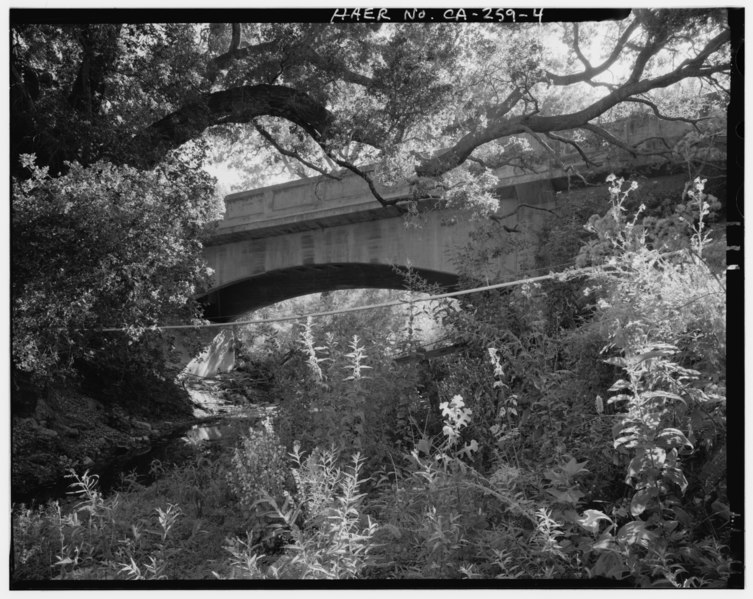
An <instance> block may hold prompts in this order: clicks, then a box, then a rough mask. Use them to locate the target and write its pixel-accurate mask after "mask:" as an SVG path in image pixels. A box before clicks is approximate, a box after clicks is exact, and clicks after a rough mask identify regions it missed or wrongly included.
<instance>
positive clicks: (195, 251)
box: [11, 157, 216, 381]
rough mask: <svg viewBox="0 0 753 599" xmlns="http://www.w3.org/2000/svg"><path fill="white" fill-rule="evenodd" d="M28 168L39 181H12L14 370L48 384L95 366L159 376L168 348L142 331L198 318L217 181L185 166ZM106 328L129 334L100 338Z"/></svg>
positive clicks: (29, 160) (158, 337)
mask: <svg viewBox="0 0 753 599" xmlns="http://www.w3.org/2000/svg"><path fill="white" fill-rule="evenodd" d="M25 164H26V166H27V167H28V168H29V169H30V170H31V171H32V173H33V177H32V178H31V179H29V180H26V181H16V182H15V183H14V185H13V200H12V201H13V204H12V221H11V224H12V233H13V235H12V239H13V248H12V250H13V251H12V266H13V277H12V281H11V294H12V311H13V314H12V317H13V318H12V321H13V362H14V366H15V367H16V368H18V369H20V370H22V371H28V372H31V373H33V374H34V375H36V376H37V377H38V378H39V379H41V380H44V381H49V380H52V379H54V378H57V377H60V376H63V375H69V374H72V373H73V372H74V371H75V370H76V369H77V367H79V366H81V364H87V363H88V364H97V365H98V367H99V368H101V369H102V370H103V371H105V372H107V371H108V370H110V369H112V370H115V374H114V376H118V375H119V376H123V373H124V372H127V371H128V369H129V368H131V369H134V370H136V369H139V370H141V372H142V373H144V372H146V373H149V372H155V373H157V374H160V373H161V372H162V371H163V370H164V367H165V361H166V356H164V355H163V352H164V349H163V348H164V347H165V346H168V347H169V339H165V338H164V336H163V335H157V334H156V333H155V332H150V334H148V335H144V334H143V333H144V331H145V330H146V329H148V328H149V327H150V326H153V325H156V324H157V323H160V324H164V323H165V322H169V321H174V320H180V321H186V320H190V319H192V318H195V317H196V316H197V314H198V312H197V306H196V304H195V303H194V301H193V297H194V296H195V295H196V293H197V291H199V290H200V289H201V288H202V287H203V286H204V285H206V284H207V281H208V275H209V273H208V272H207V268H206V266H205V265H204V264H203V261H202V258H201V247H202V246H201V241H200V239H201V231H202V227H203V226H204V225H205V224H206V223H207V222H208V221H209V220H210V219H211V218H213V217H214V216H215V215H216V212H215V210H216V206H215V203H214V196H213V191H212V186H211V184H210V183H211V182H210V180H209V179H208V178H207V177H206V176H204V175H202V174H201V173H197V172H195V171H193V170H191V169H190V168H188V167H187V165H185V164H181V163H166V164H163V165H162V166H161V167H159V168H157V169H155V170H153V171H150V172H143V171H138V170H136V169H133V168H130V167H116V166H113V165H112V164H108V163H97V164H95V165H92V166H90V167H87V168H84V167H82V166H80V165H78V164H72V165H71V168H70V171H69V173H68V174H67V175H66V176H64V177H58V178H50V177H49V176H48V174H47V171H46V169H44V168H38V167H36V166H35V165H34V161H33V157H26V162H25ZM107 327H125V328H126V329H127V331H126V332H125V333H110V334H106V333H99V332H98V329H101V328H107ZM111 376H112V375H111Z"/></svg>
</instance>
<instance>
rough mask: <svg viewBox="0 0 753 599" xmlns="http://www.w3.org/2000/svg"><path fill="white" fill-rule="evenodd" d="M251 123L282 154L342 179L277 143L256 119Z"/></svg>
mask: <svg viewBox="0 0 753 599" xmlns="http://www.w3.org/2000/svg"><path fill="white" fill-rule="evenodd" d="M253 124H254V128H255V129H256V130H257V131H258V132H259V135H261V136H262V137H263V138H264V139H266V140H267V142H269V144H270V145H271V146H272V147H273V148H274V149H275V150H277V151H278V152H279V153H280V154H282V155H283V156H288V157H289V158H293V159H295V160H297V161H298V162H300V163H301V164H303V165H304V166H307V167H308V168H310V169H312V170H315V171H316V172H318V173H321V174H322V175H324V176H325V177H329V178H330V179H336V180H338V181H340V180H341V179H342V177H340V176H338V175H334V174H332V173H331V172H329V171H328V170H326V169H323V168H322V167H320V166H317V165H316V164H314V163H313V162H310V161H308V160H306V159H305V158H304V157H303V156H301V155H300V154H298V152H294V151H293V150H288V149H287V148H284V147H282V146H281V145H280V144H279V143H277V140H276V139H275V138H274V137H272V134H271V133H269V131H267V130H266V129H264V127H262V126H261V125H260V124H259V122H258V121H257V120H254V121H253Z"/></svg>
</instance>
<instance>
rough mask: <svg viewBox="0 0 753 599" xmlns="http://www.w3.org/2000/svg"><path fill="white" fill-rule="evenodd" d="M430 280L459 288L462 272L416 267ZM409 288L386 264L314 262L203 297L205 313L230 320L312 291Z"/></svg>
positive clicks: (416, 269) (250, 280)
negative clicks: (459, 274) (459, 278)
mask: <svg viewBox="0 0 753 599" xmlns="http://www.w3.org/2000/svg"><path fill="white" fill-rule="evenodd" d="M414 272H415V273H416V274H418V275H419V276H421V277H422V278H423V279H425V280H426V281H427V282H428V283H431V284H437V285H439V286H441V287H442V288H444V289H455V288H456V287H457V283H458V276H457V275H455V274H452V273H446V272H437V271H434V270H426V269H420V268H415V269H414ZM367 288H368V289H405V288H406V282H405V278H404V277H403V275H401V274H400V273H398V272H396V271H395V270H394V269H393V267H392V266H389V265H384V264H368V263H367V264H353V263H335V264H310V265H306V266H296V267H293V268H286V269H282V270H275V271H272V272H266V273H263V274H260V275H256V276H253V277H250V278H248V279H244V280H242V281H237V282H235V283H232V284H230V285H225V286H223V287H220V288H217V289H214V290H212V291H210V292H209V293H208V294H207V295H206V296H204V297H203V298H201V300H200V301H201V302H202V303H203V304H204V317H205V318H207V319H209V320H211V321H213V322H230V321H232V320H233V319H235V318H238V317H239V316H241V315H243V314H245V313H246V312H250V311H252V310H257V309H259V308H264V307H265V306H271V305H272V304H275V303H277V302H281V301H283V300H287V299H291V298H294V297H298V296H301V295H307V294H309V293H319V292H322V291H336V290H339V289H367Z"/></svg>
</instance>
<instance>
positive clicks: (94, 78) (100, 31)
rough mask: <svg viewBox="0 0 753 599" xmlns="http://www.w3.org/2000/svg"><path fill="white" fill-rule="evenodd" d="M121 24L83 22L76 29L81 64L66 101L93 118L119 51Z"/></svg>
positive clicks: (100, 103)
mask: <svg viewBox="0 0 753 599" xmlns="http://www.w3.org/2000/svg"><path fill="white" fill-rule="evenodd" d="M121 27H122V26H121V25H120V24H117V25H84V26H83V27H82V28H81V29H80V30H79V32H78V41H79V43H80V44H81V49H82V54H81V64H80V65H79V69H78V74H77V75H76V80H75V81H74V82H73V87H72V89H71V93H70V94H69V95H68V103H69V104H70V105H71V106H72V107H73V108H75V109H76V110H77V111H79V112H81V113H83V114H85V115H86V116H88V117H89V118H92V117H93V116H94V115H96V114H97V113H98V112H99V109H100V106H101V105H102V100H104V92H105V80H106V77H107V75H108V74H109V72H110V69H111V68H112V66H113V64H114V62H115V58H116V56H117V51H118V37H119V35H120V29H121Z"/></svg>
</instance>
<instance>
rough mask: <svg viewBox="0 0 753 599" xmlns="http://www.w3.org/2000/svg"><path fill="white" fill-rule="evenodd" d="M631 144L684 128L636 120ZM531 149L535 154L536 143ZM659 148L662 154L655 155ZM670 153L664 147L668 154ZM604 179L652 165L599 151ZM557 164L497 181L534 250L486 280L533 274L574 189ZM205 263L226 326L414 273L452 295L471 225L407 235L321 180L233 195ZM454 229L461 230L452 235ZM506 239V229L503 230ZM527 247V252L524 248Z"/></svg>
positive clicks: (361, 195) (431, 221)
mask: <svg viewBox="0 0 753 599" xmlns="http://www.w3.org/2000/svg"><path fill="white" fill-rule="evenodd" d="M609 128H610V129H612V130H613V131H619V133H620V136H621V137H622V138H623V139H627V140H628V142H629V143H631V144H637V143H639V142H645V143H643V144H642V145H641V149H642V150H645V149H651V148H652V144H653V145H656V144H657V143H659V144H663V142H658V141H657V140H658V138H664V139H668V140H670V143H671V140H673V139H679V138H680V137H682V136H683V135H684V134H686V133H687V131H688V129H689V128H690V126H689V125H687V124H686V123H681V122H677V121H673V122H669V121H660V120H658V119H656V118H654V117H652V116H648V115H643V116H640V117H630V118H628V119H623V120H622V121H619V122H617V123H613V124H612V125H610V127H609ZM531 143H532V144H536V143H538V142H536V140H535V139H533V138H531ZM657 147H658V146H657ZM662 147H664V146H662ZM555 150H556V151H558V152H560V153H561V162H564V163H569V164H575V165H576V166H578V167H580V168H585V165H584V164H583V163H580V164H578V162H577V160H574V159H573V158H572V154H567V152H566V151H570V150H571V148H569V147H568V146H564V145H563V146H558V147H555ZM591 150H592V151H591V155H592V157H593V158H594V159H595V160H598V161H600V162H601V163H602V167H601V169H600V172H601V173H603V174H606V173H608V172H610V171H612V170H619V169H624V168H625V167H626V166H628V165H635V166H637V165H639V164H640V163H641V162H643V163H646V162H651V161H655V160H656V158H655V157H643V156H641V157H640V158H639V159H636V158H635V157H633V156H631V155H630V154H629V153H627V152H625V151H624V150H620V149H615V148H607V149H604V148H601V149H600V148H593V149H591ZM561 162H559V161H555V160H552V161H551V163H550V164H543V165H540V167H539V172H537V173H536V174H530V173H523V172H522V171H520V170H519V169H517V168H514V167H510V166H507V167H503V168H501V169H499V170H498V171H497V172H496V175H497V177H498V179H499V181H500V183H499V187H498V189H497V195H498V197H499V199H500V208H499V213H498V214H509V213H514V215H513V216H511V217H510V218H509V219H505V221H504V224H505V225H506V226H508V227H510V228H514V227H515V226H516V225H520V228H521V230H522V231H524V233H523V234H522V235H526V236H529V237H532V238H533V239H531V240H529V241H533V244H530V243H529V244H527V245H528V246H529V248H528V249H525V250H515V251H511V252H510V253H509V254H508V255H505V256H500V257H499V260H498V261H497V263H495V264H492V265H490V266H489V272H488V273H486V274H487V277H488V279H489V280H494V279H498V278H499V277H500V275H502V274H503V273H505V274H514V273H517V272H519V271H520V270H525V269H527V268H529V267H530V266H531V265H532V254H533V246H535V242H536V239H535V238H536V236H537V233H538V232H539V231H540V229H541V226H542V224H543V223H544V218H545V216H546V214H547V213H546V212H545V211H544V210H537V208H539V209H541V208H543V209H547V210H557V209H558V208H561V207H562V206H560V205H559V204H561V203H562V200H559V199H558V196H557V191H561V190H565V189H566V188H567V173H565V172H564V171H563V170H562V169H561V168H560V167H557V166H555V163H559V164H561ZM380 193H381V194H382V195H383V197H385V198H386V199H394V198H403V197H409V196H410V189H409V187H408V186H407V185H398V186H395V187H391V188H382V189H380ZM225 206H226V211H225V216H224V218H223V219H222V220H221V221H220V222H218V223H217V227H216V229H215V232H214V234H213V236H212V237H211V239H210V240H209V241H208V242H207V243H206V245H205V250H204V254H205V257H206V260H207V262H208V264H209V265H210V266H211V267H212V268H213V269H214V271H215V275H214V276H215V286H214V287H213V288H212V289H211V290H210V291H209V293H208V294H207V295H206V296H204V297H203V298H201V299H202V301H203V302H204V303H205V306H206V309H205V316H206V317H207V318H208V319H210V320H212V321H215V322H228V321H232V320H233V319H236V318H238V317H239V316H241V315H242V314H244V313H246V312H249V311H251V310H254V309H257V308H261V307H264V306H268V305H271V304H274V303H276V302H279V301H282V300H285V299H289V298H292V297H297V296H300V295H305V294H308V293H314V292H320V291H330V290H338V289H355V288H395V289H402V288H404V279H403V277H402V276H401V275H400V274H399V273H398V272H396V270H395V269H394V268H393V267H394V266H398V267H406V266H407V265H409V264H410V265H411V266H412V268H413V269H414V270H415V271H416V272H417V273H418V274H419V275H421V276H422V277H423V278H425V279H426V280H428V281H429V282H431V283H439V284H440V285H442V286H443V287H451V286H452V285H454V284H455V283H456V282H457V280H458V275H459V273H458V271H457V266H456V264H455V263H454V256H455V255H456V252H457V250H458V249H459V248H461V247H462V246H464V245H465V244H467V242H468V240H469V234H470V233H471V231H472V229H473V227H474V223H471V222H469V220H468V218H467V217H466V216H463V215H462V214H461V213H456V212H455V213H454V212H451V211H447V210H429V211H427V212H425V213H423V214H422V221H423V222H422V224H421V227H420V228H409V227H406V226H405V223H404V218H403V215H402V214H401V212H400V211H399V209H398V208H396V207H389V208H386V207H384V206H382V205H381V204H380V203H379V202H378V201H377V200H376V199H375V198H374V197H373V196H372V195H371V193H370V192H369V189H368V186H367V184H366V183H365V182H364V181H363V180H362V179H361V178H359V177H357V176H355V175H352V174H348V175H345V176H343V177H342V179H340V180H335V179H330V178H325V177H316V178H310V179H302V180H299V181H294V182H291V183H284V184H281V185H274V186H270V187H264V188H260V189H254V190H250V191H244V192H240V193H235V194H232V195H229V196H227V197H226V198H225ZM448 221H454V224H452V225H447V224H446V223H447V222H448ZM500 231H502V228H501V227H500ZM521 245H525V244H521Z"/></svg>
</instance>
